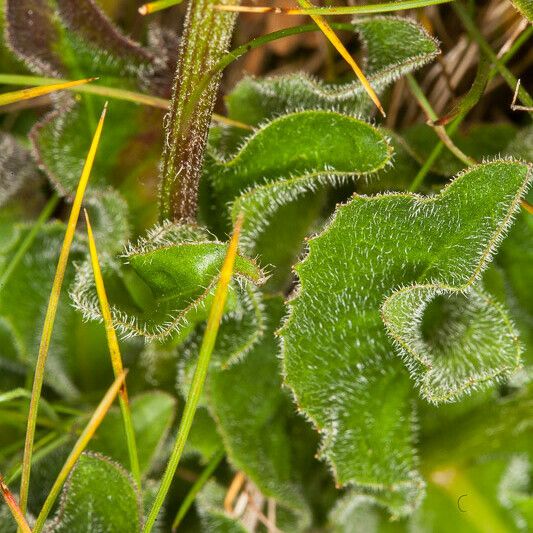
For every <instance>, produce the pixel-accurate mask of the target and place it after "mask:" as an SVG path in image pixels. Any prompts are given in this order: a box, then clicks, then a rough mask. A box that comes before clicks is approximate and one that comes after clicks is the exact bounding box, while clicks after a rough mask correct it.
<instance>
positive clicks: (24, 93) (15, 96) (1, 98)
mask: <svg viewBox="0 0 533 533" xmlns="http://www.w3.org/2000/svg"><path fill="white" fill-rule="evenodd" d="M97 79H98V78H86V79H83V80H76V81H61V82H60V83H52V84H50V85H43V86H41V87H30V88H29V89H20V90H19V91H12V92H9V93H4V94H0V106H4V105H8V104H13V103H15V102H20V101H22V100H29V99H30V98H37V97H38V96H43V95H45V94H50V93H53V92H56V91H62V90H64V89H71V88H73V87H79V86H80V85H85V84H86V83H89V82H91V81H94V80H97Z"/></svg>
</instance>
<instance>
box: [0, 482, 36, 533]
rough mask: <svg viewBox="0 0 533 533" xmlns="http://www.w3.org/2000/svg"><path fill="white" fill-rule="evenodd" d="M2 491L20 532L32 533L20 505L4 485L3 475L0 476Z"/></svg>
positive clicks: (0, 488)
mask: <svg viewBox="0 0 533 533" xmlns="http://www.w3.org/2000/svg"><path fill="white" fill-rule="evenodd" d="M0 490H2V496H3V497H4V500H5V502H6V504H7V506H8V507H9V510H10V511H11V514H12V515H13V518H14V519H15V522H16V523H17V525H18V527H19V530H20V531H22V533H31V528H30V526H29V524H28V522H27V521H26V517H25V516H24V513H23V512H22V510H21V509H20V507H19V504H18V503H17V500H16V499H15V497H14V496H13V493H12V492H11V491H10V490H9V487H8V486H7V485H6V484H5V483H4V478H3V477H2V475H0Z"/></svg>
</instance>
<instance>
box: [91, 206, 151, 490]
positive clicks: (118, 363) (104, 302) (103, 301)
mask: <svg viewBox="0 0 533 533" xmlns="http://www.w3.org/2000/svg"><path fill="white" fill-rule="evenodd" d="M85 220H86V222H87V235H88V237H89V251H90V254H91V264H92V267H93V272H94V282H95V285H96V292H97V293H98V300H99V301H100V309H101V310H102V317H103V319H104V326H105V332H106V336H107V344H108V346H109V354H110V356H111V365H112V367H113V372H114V374H115V378H118V376H120V375H121V374H122V373H123V372H124V368H123V365H122V356H121V355H120V348H119V345H118V339H117V334H116V332H115V328H114V327H113V318H112V316H111V309H110V308H109V301H108V299H107V294H106V290H105V286H104V279H103V277H102V271H101V269H100V263H99V261H98V252H97V250H96V243H95V241H94V235H93V229H92V227H91V221H90V220H89V214H88V213H87V211H85ZM119 401H120V410H121V412H122V419H123V421H124V431H125V432H126V441H127V445H128V454H129V458H130V468H131V473H132V474H133V477H134V479H135V481H136V482H137V484H138V485H139V487H140V486H141V471H140V468H139V457H138V455H137V444H136V442H135V431H134V429H133V422H132V419H131V409H130V403H129V400H128V391H127V388H126V383H125V382H124V385H123V386H122V388H121V389H120V391H119Z"/></svg>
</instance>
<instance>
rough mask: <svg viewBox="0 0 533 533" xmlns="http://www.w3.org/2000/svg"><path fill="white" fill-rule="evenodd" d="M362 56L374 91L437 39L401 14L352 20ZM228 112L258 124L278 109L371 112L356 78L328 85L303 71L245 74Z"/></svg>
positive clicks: (433, 47)
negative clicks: (259, 76)
mask: <svg viewBox="0 0 533 533" xmlns="http://www.w3.org/2000/svg"><path fill="white" fill-rule="evenodd" d="M354 30H355V31H356V33H357V34H358V36H359V38H360V40H361V44H362V46H363V48H364V51H365V54H366V63H367V64H366V68H365V73H366V75H367V77H368V80H369V82H370V83H371V84H372V87H374V88H375V89H376V90H377V91H378V92H379V91H383V89H385V88H386V87H387V86H388V85H390V84H391V83H392V82H393V81H394V80H396V79H398V78H399V77H400V76H402V75H404V74H406V73H408V72H411V71H413V70H415V69H417V68H419V67H421V66H422V65H425V64H426V63H428V62H429V61H431V60H433V59H434V58H435V57H436V56H437V55H438V54H439V49H438V46H437V43H436V42H435V40H434V39H433V38H431V37H430V36H429V35H428V34H427V33H426V32H425V31H424V30H423V29H422V27H421V26H420V25H418V24H417V23H416V22H413V21H411V20H408V19H405V18H399V17H368V18H364V19H358V20H355V21H354ZM227 105H228V111H229V116H230V117H231V118H234V119H236V120H240V121H242V122H245V123H247V124H253V125H256V124H260V123H261V122H262V121H264V120H266V119H270V118H272V117H274V116H276V115H278V114H280V113H287V112H292V111H297V110H301V109H330V110H331V109H335V110H337V111H339V112H343V113H348V114H350V115H354V114H359V113H365V114H367V113H368V112H369V106H370V105H371V103H369V100H368V96H367V95H366V93H365V91H364V89H363V86H362V85H361V84H360V83H359V82H358V81H354V82H351V83H346V84H341V85H327V84H324V83H323V82H321V81H318V80H315V79H314V78H311V77H309V76H307V75H305V74H288V75H284V76H278V77H270V78H263V79H254V78H245V79H244V80H242V81H241V82H239V84H238V85H237V86H236V87H235V89H234V90H233V91H232V92H231V93H230V95H228V97H227Z"/></svg>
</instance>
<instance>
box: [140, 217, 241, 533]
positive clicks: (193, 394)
mask: <svg viewBox="0 0 533 533" xmlns="http://www.w3.org/2000/svg"><path fill="white" fill-rule="evenodd" d="M242 221H243V219H242V216H240V217H239V218H238V219H237V222H236V224H235V229H234V231H233V236H232V238H231V241H230V243H229V246H228V251H227V253H226V258H225V260H224V264H223V265H222V269H221V271H220V278H219V280H218V284H217V287H216V291H215V296H214V298H213V304H212V306H211V310H210V312H209V318H208V320H207V327H206V330H205V334H204V337H203V339H202V345H201V346H200V353H199V355H198V363H197V364H196V370H195V371H194V376H193V378H192V382H191V388H190V390H189V395H188V397H187V402H186V404H185V409H184V411H183V416H182V418H181V422H180V425H179V429H178V435H177V437H176V441H175V443H174V448H173V450H172V453H171V454H170V458H169V460H168V464H167V467H166V469H165V473H164V474H163V479H162V480H161V485H160V486H159V490H158V492H157V495H156V497H155V501H154V503H153V505H152V508H151V509H150V514H149V515H148V518H147V519H146V523H145V525H144V528H143V533H150V531H152V528H153V527H154V524H155V521H156V520H157V516H158V514H159V511H160V510H161V507H162V505H163V502H164V501H165V498H166V495H167V493H168V490H169V488H170V484H171V483H172V479H173V478H174V474H175V472H176V468H177V467H178V463H179V461H180V458H181V454H182V453H183V449H184V447H185V443H186V441H187V437H188V436H189V431H190V429H191V426H192V422H193V419H194V415H195V413H196V407H197V405H198V401H199V399H200V394H201V393H202V389H203V387H204V383H205V378H206V376H207V369H208V367H209V360H210V359H211V353H212V352H213V348H214V346H215V341H216V338H217V334H218V328H219V326H220V320H221V319H222V313H223V312H224V306H225V304H226V298H227V295H228V286H229V282H230V280H231V277H232V275H233V265H234V263H235V257H236V255H237V245H238V241H239V235H240V231H241V227H242Z"/></svg>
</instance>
